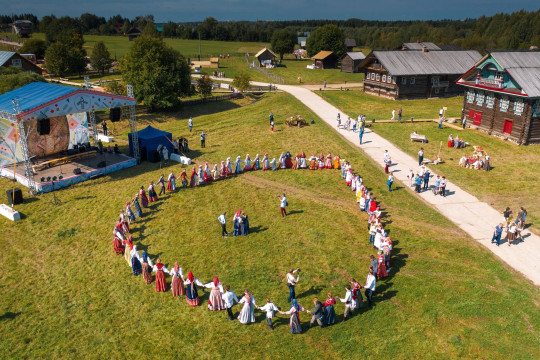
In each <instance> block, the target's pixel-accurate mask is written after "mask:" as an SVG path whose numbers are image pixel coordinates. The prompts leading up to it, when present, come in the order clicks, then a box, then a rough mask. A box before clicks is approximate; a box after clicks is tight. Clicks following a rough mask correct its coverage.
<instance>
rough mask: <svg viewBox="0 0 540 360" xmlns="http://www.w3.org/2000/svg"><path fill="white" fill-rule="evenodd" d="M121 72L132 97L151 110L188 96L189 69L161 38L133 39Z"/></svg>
mask: <svg viewBox="0 0 540 360" xmlns="http://www.w3.org/2000/svg"><path fill="white" fill-rule="evenodd" d="M121 70H122V75H123V78H124V81H125V82H126V84H132V85H133V87H134V92H135V98H136V99H137V100H138V101H142V102H143V103H144V104H145V105H147V106H150V108H151V109H152V110H154V109H156V108H167V107H172V106H175V105H178V104H179V103H180V99H179V97H182V96H187V95H189V93H190V90H191V75H190V73H191V70H190V68H189V66H188V64H187V61H186V59H185V58H184V57H183V56H182V55H181V54H180V53H179V52H178V51H176V50H174V49H172V48H171V47H169V46H167V45H166V44H165V43H164V42H163V41H162V40H161V39H155V38H151V37H147V36H141V37H139V38H137V39H136V40H135V41H134V42H133V45H132V46H131V49H130V50H129V52H128V53H127V54H126V55H125V57H124V59H123V61H122V63H121Z"/></svg>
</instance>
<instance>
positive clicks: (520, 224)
mask: <svg viewBox="0 0 540 360" xmlns="http://www.w3.org/2000/svg"><path fill="white" fill-rule="evenodd" d="M503 217H504V221H503V222H501V223H499V224H498V225H496V226H495V231H494V232H493V237H492V238H491V243H492V244H493V243H496V244H497V246H499V245H500V244H501V237H502V233H503V231H505V230H506V239H507V244H508V246H510V245H511V243H512V242H515V240H517V239H518V238H519V239H520V240H523V237H522V235H521V232H522V231H523V229H524V228H525V220H526V219H527V210H525V208H524V207H523V206H522V207H520V208H519V211H518V213H517V214H516V216H515V218H513V217H512V210H511V209H510V208H509V207H507V208H506V209H505V210H504V211H503Z"/></svg>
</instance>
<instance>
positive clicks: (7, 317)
mask: <svg viewBox="0 0 540 360" xmlns="http://www.w3.org/2000/svg"><path fill="white" fill-rule="evenodd" d="M19 315H21V312H20V311H19V312H16V313H14V312H11V311H8V312H5V313H4V314H2V315H0V321H2V320H13V319H15V318H16V317H17V316H19Z"/></svg>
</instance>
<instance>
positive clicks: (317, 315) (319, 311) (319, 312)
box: [308, 298, 324, 329]
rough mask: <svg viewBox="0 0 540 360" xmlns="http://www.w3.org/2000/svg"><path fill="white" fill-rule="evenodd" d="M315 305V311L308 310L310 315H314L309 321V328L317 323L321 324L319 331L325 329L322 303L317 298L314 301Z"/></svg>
mask: <svg viewBox="0 0 540 360" xmlns="http://www.w3.org/2000/svg"><path fill="white" fill-rule="evenodd" d="M313 303H314V304H315V309H313V311H309V310H308V313H310V314H311V315H313V316H312V317H311V320H310V321H309V327H312V326H313V324H314V323H315V321H316V322H317V324H319V329H322V328H323V327H324V324H323V306H322V303H321V302H320V301H319V299H317V298H315V299H313Z"/></svg>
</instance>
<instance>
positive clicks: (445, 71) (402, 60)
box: [359, 49, 482, 99]
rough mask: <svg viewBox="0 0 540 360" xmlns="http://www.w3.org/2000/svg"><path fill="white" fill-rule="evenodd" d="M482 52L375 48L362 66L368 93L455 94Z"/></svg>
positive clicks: (410, 96)
mask: <svg viewBox="0 0 540 360" xmlns="http://www.w3.org/2000/svg"><path fill="white" fill-rule="evenodd" d="M481 58H482V55H480V53H479V52H478V51H474V50H471V51H428V50H425V49H424V50H423V51H401V50H390V51H372V52H371V53H370V54H369V55H368V56H367V57H366V58H365V59H364V61H362V63H361V64H360V66H359V72H362V73H364V74H365V78H364V91H365V92H366V93H370V94H374V95H378V96H382V97H387V98H391V99H419V98H431V97H444V96H456V95H460V94H462V93H463V88H461V87H460V86H458V85H457V84H456V83H455V81H456V80H457V79H458V78H459V77H460V76H461V75H463V74H464V73H465V72H467V70H468V69H470V68H471V66H473V65H474V64H475V63H476V62H477V61H478V60H480V59H481Z"/></svg>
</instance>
